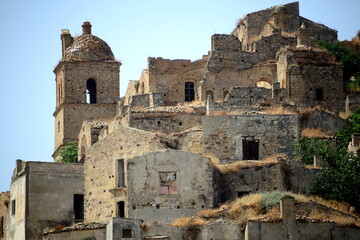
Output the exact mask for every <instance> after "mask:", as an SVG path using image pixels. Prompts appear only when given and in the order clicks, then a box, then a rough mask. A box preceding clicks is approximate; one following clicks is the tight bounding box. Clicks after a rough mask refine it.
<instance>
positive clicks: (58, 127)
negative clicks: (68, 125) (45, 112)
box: [58, 121, 60, 132]
mask: <svg viewBox="0 0 360 240" xmlns="http://www.w3.org/2000/svg"><path fill="white" fill-rule="evenodd" d="M58 132H60V121H58Z"/></svg>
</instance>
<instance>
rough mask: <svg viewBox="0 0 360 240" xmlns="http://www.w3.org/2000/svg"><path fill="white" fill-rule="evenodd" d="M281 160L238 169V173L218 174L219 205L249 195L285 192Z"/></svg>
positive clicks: (284, 174) (284, 178) (285, 184)
mask: <svg viewBox="0 0 360 240" xmlns="http://www.w3.org/2000/svg"><path fill="white" fill-rule="evenodd" d="M282 162H283V160H281V159H280V161H279V162H277V163H276V162H271V163H266V164H263V165H261V163H260V164H259V166H255V167H252V166H251V164H252V163H251V162H249V166H248V167H243V168H240V169H239V170H238V171H234V172H233V171H229V172H223V173H221V174H220V179H221V180H220V181H218V182H217V184H219V186H217V188H218V189H219V191H218V194H219V195H220V196H217V197H218V202H219V203H224V202H226V201H233V200H235V199H237V198H239V197H242V196H244V195H247V194H250V193H257V192H271V191H286V190H287V183H286V173H285V171H284V169H283V166H282V164H283V163H282Z"/></svg>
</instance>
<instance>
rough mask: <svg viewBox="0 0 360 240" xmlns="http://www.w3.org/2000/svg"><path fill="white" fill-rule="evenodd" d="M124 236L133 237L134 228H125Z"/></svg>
mask: <svg viewBox="0 0 360 240" xmlns="http://www.w3.org/2000/svg"><path fill="white" fill-rule="evenodd" d="M122 237H123V238H132V237H133V236H132V229H128V228H123V230H122Z"/></svg>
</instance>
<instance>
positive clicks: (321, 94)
mask: <svg viewBox="0 0 360 240" xmlns="http://www.w3.org/2000/svg"><path fill="white" fill-rule="evenodd" d="M315 100H317V101H322V100H324V90H323V89H322V88H317V89H315Z"/></svg>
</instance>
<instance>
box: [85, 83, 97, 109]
mask: <svg viewBox="0 0 360 240" xmlns="http://www.w3.org/2000/svg"><path fill="white" fill-rule="evenodd" d="M86 103H90V104H92V103H96V82H95V80H94V79H89V80H87V82H86Z"/></svg>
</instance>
